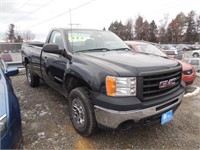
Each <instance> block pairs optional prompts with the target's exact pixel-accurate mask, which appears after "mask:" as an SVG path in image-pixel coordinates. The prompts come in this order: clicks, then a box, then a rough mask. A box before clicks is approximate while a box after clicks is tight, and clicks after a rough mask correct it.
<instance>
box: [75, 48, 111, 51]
mask: <svg viewBox="0 0 200 150" xmlns="http://www.w3.org/2000/svg"><path fill="white" fill-rule="evenodd" d="M95 51H98V52H99V51H104V52H106V51H111V50H110V49H108V48H94V49H85V50H79V51H76V52H95Z"/></svg>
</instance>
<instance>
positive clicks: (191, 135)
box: [12, 75, 200, 150]
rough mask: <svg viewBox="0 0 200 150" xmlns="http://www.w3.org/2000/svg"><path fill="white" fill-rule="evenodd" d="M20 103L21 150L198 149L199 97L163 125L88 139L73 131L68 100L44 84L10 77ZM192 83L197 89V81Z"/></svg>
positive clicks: (186, 102) (185, 102)
mask: <svg viewBox="0 0 200 150" xmlns="http://www.w3.org/2000/svg"><path fill="white" fill-rule="evenodd" d="M12 83H13V86H14V90H15V93H16V95H17V97H18V98H19V101H20V106H21V114H22V124H23V137H24V149H81V150H82V149H186V150H188V149H200V126H199V125H200V94H198V95H196V96H193V97H187V98H184V100H183V102H182V104H181V106H180V107H179V109H178V110H177V111H176V113H175V115H174V120H173V121H171V122H169V123H167V124H166V125H164V126H161V125H157V126H149V127H137V128H133V129H130V130H128V131H118V132H111V131H103V130H101V131H100V132H99V133H98V134H97V135H94V136H92V137H90V138H84V137H81V136H80V135H78V134H77V133H76V131H75V130H74V128H73V126H72V124H71V122H70V119H69V115H68V108H67V101H66V99H65V98H64V97H62V96H60V94H58V93H57V92H55V91H54V90H53V89H51V88H49V87H48V86H47V85H46V84H44V83H41V84H40V86H39V87H38V88H31V87H29V85H28V83H27V82H26V77H25V75H19V76H15V77H12ZM195 84H196V85H198V86H200V85H199V84H200V80H199V78H198V79H197V80H196V81H195Z"/></svg>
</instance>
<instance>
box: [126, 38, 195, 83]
mask: <svg viewBox="0 0 200 150" xmlns="http://www.w3.org/2000/svg"><path fill="white" fill-rule="evenodd" d="M125 43H126V44H127V45H128V46H129V47H130V48H131V49H133V50H134V51H137V52H142V53H149V54H153V55H159V56H161V57H166V58H168V55H166V54H165V53H164V52H163V51H161V50H160V49H158V48H157V47H155V46H153V45H152V44H148V43H145V42H140V41H125ZM171 59H174V58H171ZM175 60H176V61H178V62H179V63H180V64H181V65H182V80H183V81H184V82H185V84H186V85H187V86H188V85H191V84H193V82H194V80H195V76H196V73H195V70H194V68H193V67H192V65H190V64H188V63H186V62H183V61H181V60H179V59H175Z"/></svg>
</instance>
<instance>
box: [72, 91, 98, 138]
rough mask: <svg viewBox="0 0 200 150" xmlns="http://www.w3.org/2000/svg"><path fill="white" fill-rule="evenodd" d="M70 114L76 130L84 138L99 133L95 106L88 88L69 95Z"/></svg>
mask: <svg viewBox="0 0 200 150" xmlns="http://www.w3.org/2000/svg"><path fill="white" fill-rule="evenodd" d="M69 114H70V118H71V121H72V124H73V126H74V128H75V130H76V131H77V132H78V133H79V134H80V135H82V136H90V135H92V134H94V133H95V132H96V131H97V123H96V119H95V115H94V106H93V104H92V101H91V99H90V97H89V91H88V89H87V88H84V87H79V88H75V89H74V90H72V91H71V92H70V94H69Z"/></svg>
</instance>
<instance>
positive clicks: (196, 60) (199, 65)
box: [184, 58, 200, 72]
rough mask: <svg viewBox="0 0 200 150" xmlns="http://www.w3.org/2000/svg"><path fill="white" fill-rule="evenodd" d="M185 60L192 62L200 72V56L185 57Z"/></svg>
mask: <svg viewBox="0 0 200 150" xmlns="http://www.w3.org/2000/svg"><path fill="white" fill-rule="evenodd" d="M184 61H185V62H187V63H189V64H191V65H192V66H193V67H194V70H195V71H196V72H200V58H184Z"/></svg>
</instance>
